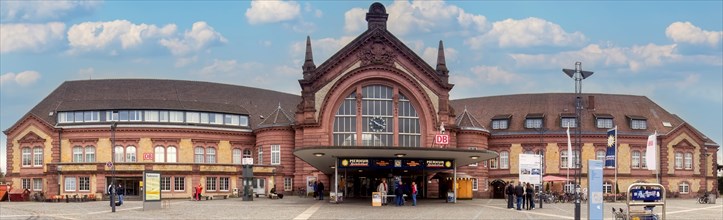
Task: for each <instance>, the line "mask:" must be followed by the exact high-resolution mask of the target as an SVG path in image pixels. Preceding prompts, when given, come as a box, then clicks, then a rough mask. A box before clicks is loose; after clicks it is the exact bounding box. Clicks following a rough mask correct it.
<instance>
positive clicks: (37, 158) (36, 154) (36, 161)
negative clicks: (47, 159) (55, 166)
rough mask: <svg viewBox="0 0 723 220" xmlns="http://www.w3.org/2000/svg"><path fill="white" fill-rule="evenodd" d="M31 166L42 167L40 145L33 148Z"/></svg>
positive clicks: (41, 149)
mask: <svg viewBox="0 0 723 220" xmlns="http://www.w3.org/2000/svg"><path fill="white" fill-rule="evenodd" d="M33 166H34V167H42V166H43V148H40V147H35V148H33Z"/></svg>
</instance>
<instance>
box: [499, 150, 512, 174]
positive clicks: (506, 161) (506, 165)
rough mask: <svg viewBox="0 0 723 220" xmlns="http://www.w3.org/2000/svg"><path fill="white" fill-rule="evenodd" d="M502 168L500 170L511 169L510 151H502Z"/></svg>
mask: <svg viewBox="0 0 723 220" xmlns="http://www.w3.org/2000/svg"><path fill="white" fill-rule="evenodd" d="M499 158H500V164H499V165H500V166H499V169H502V170H504V169H510V152H509V151H504V150H503V151H500V157H499Z"/></svg>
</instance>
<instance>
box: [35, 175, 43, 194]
mask: <svg viewBox="0 0 723 220" xmlns="http://www.w3.org/2000/svg"><path fill="white" fill-rule="evenodd" d="M33 191H37V192H42V191H43V179H41V178H33Z"/></svg>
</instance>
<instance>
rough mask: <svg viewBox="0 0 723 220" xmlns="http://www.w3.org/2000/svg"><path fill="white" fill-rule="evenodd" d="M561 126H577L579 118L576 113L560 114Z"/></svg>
mask: <svg viewBox="0 0 723 220" xmlns="http://www.w3.org/2000/svg"><path fill="white" fill-rule="evenodd" d="M560 127H563V128H567V127H570V128H575V127H577V118H576V117H575V114H561V115H560Z"/></svg>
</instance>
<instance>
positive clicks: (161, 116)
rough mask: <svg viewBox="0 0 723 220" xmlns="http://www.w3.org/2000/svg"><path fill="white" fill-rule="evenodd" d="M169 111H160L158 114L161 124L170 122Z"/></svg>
mask: <svg viewBox="0 0 723 220" xmlns="http://www.w3.org/2000/svg"><path fill="white" fill-rule="evenodd" d="M168 117H169V116H168V111H160V112H158V121H160V122H168Z"/></svg>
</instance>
